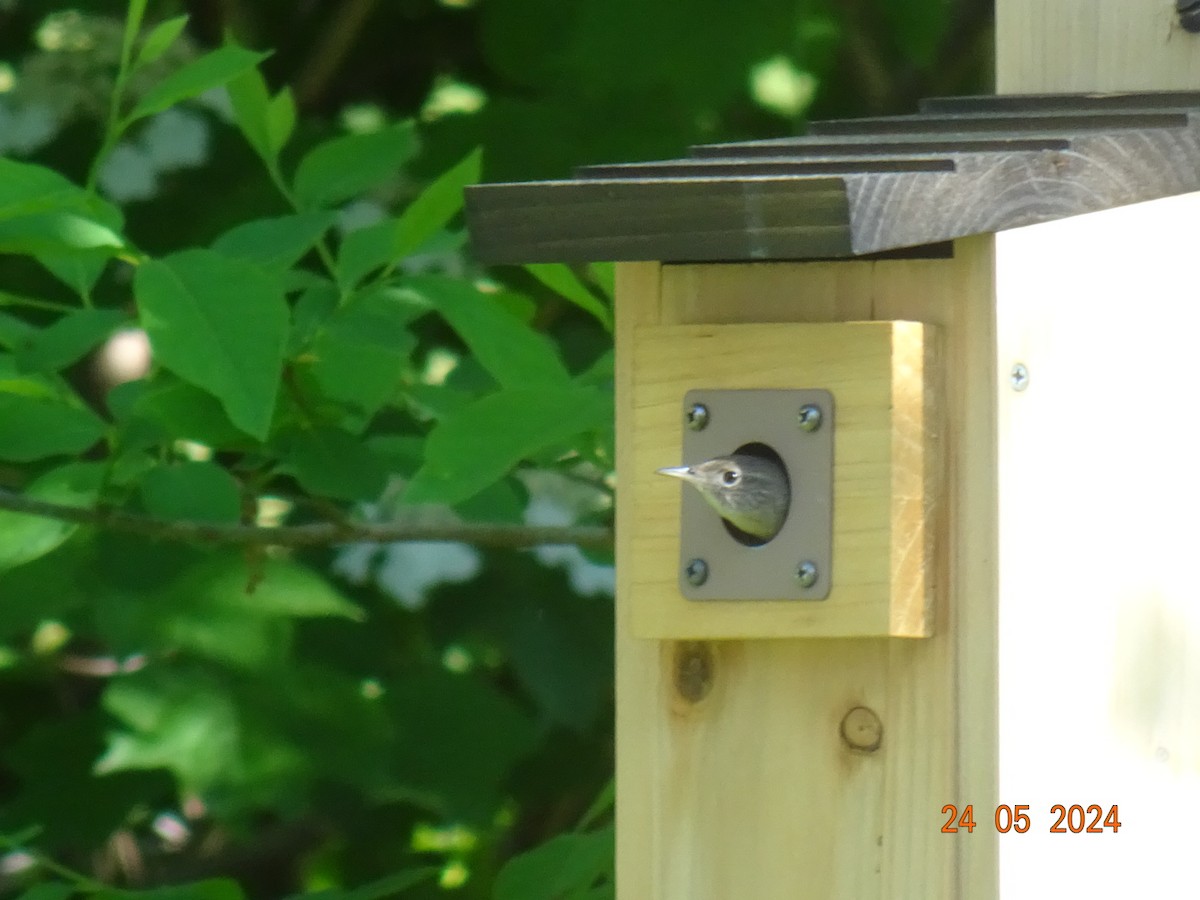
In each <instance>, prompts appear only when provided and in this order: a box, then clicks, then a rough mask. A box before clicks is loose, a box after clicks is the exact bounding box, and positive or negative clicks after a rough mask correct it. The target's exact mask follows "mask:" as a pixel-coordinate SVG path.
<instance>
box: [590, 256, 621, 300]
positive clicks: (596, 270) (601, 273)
mask: <svg viewBox="0 0 1200 900" xmlns="http://www.w3.org/2000/svg"><path fill="white" fill-rule="evenodd" d="M588 274H589V275H591V276H592V280H593V281H595V282H596V284H597V285H598V286H599V287H600V290H601V291H603V292H604V296H605V297H606V298H607V299H608V302H609V303H610V304H611V303H612V300H613V297H614V296H615V295H616V293H617V274H616V266H614V265H613V264H612V263H610V262H594V263H588Z"/></svg>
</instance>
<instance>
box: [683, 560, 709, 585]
mask: <svg viewBox="0 0 1200 900" xmlns="http://www.w3.org/2000/svg"><path fill="white" fill-rule="evenodd" d="M683 574H684V577H685V578H687V580H688V584H690V585H691V586H692V587H700V585H702V584H704V582H706V581H708V563H706V562H705V561H704V560H702V559H693V560H689V561H688V564H687V565H686V566H684V567H683Z"/></svg>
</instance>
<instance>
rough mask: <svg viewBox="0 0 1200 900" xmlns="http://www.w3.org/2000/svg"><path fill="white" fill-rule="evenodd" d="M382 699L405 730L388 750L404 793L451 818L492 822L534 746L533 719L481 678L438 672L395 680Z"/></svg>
mask: <svg viewBox="0 0 1200 900" xmlns="http://www.w3.org/2000/svg"><path fill="white" fill-rule="evenodd" d="M381 700H383V701H384V703H386V708H387V709H388V710H389V711H390V713H391V715H392V717H393V718H394V721H395V722H397V723H398V724H399V725H400V726H401V727H402V728H403V734H402V735H401V740H400V741H399V742H398V745H397V746H396V747H394V748H392V749H391V752H392V754H393V762H392V764H393V766H394V768H395V771H396V773H397V777H398V778H399V779H400V780H401V782H402V783H403V784H404V785H405V786H406V788H407V791H406V792H405V793H408V794H409V795H411V796H412V797H414V798H415V799H418V800H421V801H422V802H424V803H425V804H426V805H428V806H430V807H432V808H433V809H435V810H437V811H438V812H440V813H441V814H442V815H444V816H445V817H446V818H447V819H450V820H451V821H454V820H456V819H458V818H462V819H466V820H468V821H474V822H485V821H490V820H491V818H492V816H494V815H495V812H496V807H497V805H498V804H499V803H500V798H501V790H502V787H503V785H504V783H505V781H506V778H507V776H508V774H509V772H510V770H511V769H512V767H513V766H514V765H515V764H516V762H517V761H518V760H519V759H521V758H522V757H523V756H524V755H525V754H527V753H528V752H529V751H530V750H531V749H532V748H533V746H534V743H535V741H536V736H537V732H536V729H535V727H534V724H533V722H532V720H531V719H530V718H529V717H528V716H527V715H526V714H525V713H524V712H523V711H521V710H520V709H519V708H518V707H517V706H516V705H515V704H514V703H513V702H512V701H511V700H510V699H508V698H507V697H505V696H504V695H502V694H500V693H499V692H498V691H497V690H496V689H495V688H493V687H491V686H490V685H489V684H487V683H486V682H484V681H481V680H477V679H474V678H468V677H464V676H462V675H453V674H451V673H449V672H445V671H440V670H426V671H415V672H410V673H407V674H406V676H405V677H404V678H397V679H395V680H394V681H393V682H392V683H391V684H389V686H388V690H387V693H386V694H385V695H384V697H383V698H381Z"/></svg>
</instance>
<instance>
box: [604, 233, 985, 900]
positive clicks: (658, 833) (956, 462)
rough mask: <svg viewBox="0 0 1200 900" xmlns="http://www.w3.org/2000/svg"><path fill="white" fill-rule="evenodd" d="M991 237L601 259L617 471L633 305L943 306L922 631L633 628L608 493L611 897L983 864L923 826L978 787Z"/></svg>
mask: <svg viewBox="0 0 1200 900" xmlns="http://www.w3.org/2000/svg"><path fill="white" fill-rule="evenodd" d="M991 248H992V239H991V238H990V237H981V238H974V239H968V240H964V241H960V242H959V244H958V246H957V252H956V256H955V258H954V259H951V260H920V261H889V262H850V263H780V264H748V265H724V266H658V265H655V264H640V263H639V264H625V265H622V266H620V267H619V268H618V298H617V310H618V326H617V347H618V364H617V367H618V395H617V409H618V425H617V428H618V489H619V490H626V489H627V487H628V486H629V485H631V484H633V483H634V482H635V480H637V481H640V480H641V478H640V473H638V472H634V471H631V470H630V469H629V464H630V461H631V458H632V456H633V454H632V447H633V442H634V441H635V440H638V436H637V435H636V434H635V433H634V431H633V429H632V428H631V422H632V416H633V409H632V405H631V403H630V398H631V396H632V392H633V391H632V388H633V379H634V378H635V377H637V373H636V372H635V371H634V370H633V367H631V366H630V365H629V361H630V360H629V353H630V350H631V348H632V347H633V342H634V332H635V331H636V330H637V329H638V328H639V326H652V325H673V324H707V323H729V322H836V321H853V320H868V319H885V320H905V319H907V320H915V321H923V322H926V323H929V324H931V325H936V326H938V327H939V331H940V332H941V336H942V341H943V353H944V365H945V371H946V373H947V377H946V383H945V385H943V386H942V388H943V391H944V394H943V396H944V413H945V418H944V421H945V426H944V427H945V428H946V434H945V435H944V441H943V443H944V453H945V455H944V460H945V466H946V471H945V472H944V473H943V475H944V478H945V489H944V498H945V506H946V508H945V510H944V513H945V514H944V515H943V516H941V517H940V518H939V519H938V521H939V522H940V527H941V528H942V529H943V531H942V533H941V534H940V535H939V536H938V539H937V540H936V541H935V546H936V547H937V548H938V552H937V556H936V562H935V563H934V565H933V566H932V568H933V570H934V571H933V572H932V577H933V578H934V579H935V581H936V582H938V590H937V591H936V592H935V595H936V597H937V607H936V612H935V617H934V619H935V621H934V628H935V636H934V637H932V638H925V639H921V638H918V639H894V638H893V639H888V638H859V639H836V640H832V639H813V638H803V639H795V638H781V639H772V640H722V641H709V642H705V641H670V640H655V639H645V638H638V637H635V636H634V629H633V615H634V608H635V606H636V605H637V604H638V603H647V602H652V601H653V599H654V598H651V597H648V596H647V595H646V593H645V591H646V590H647V588H646V587H645V586H639V587H638V588H636V589H635V586H634V585H633V583H632V581H631V572H632V571H633V568H632V567H631V566H630V565H629V561H630V558H631V554H632V553H633V552H634V548H633V547H632V546H631V545H630V540H629V537H630V535H632V534H633V528H632V525H633V523H632V522H631V520H630V519H631V517H632V516H633V515H635V504H634V503H631V502H628V501H626V502H623V503H622V504H620V506H619V509H620V516H621V518H619V520H618V526H617V527H618V539H617V540H618V545H617V571H618V600H617V605H618V616H617V671H618V674H617V708H618V720H617V733H618V748H617V754H618V755H617V778H618V781H617V790H618V797H619V800H618V804H617V809H618V824H617V833H618V849H617V865H618V894H619V896H620V897H621V898H623V900H624V898H645V900H677V898H678V900H683V898H686V900H728V898H740V897H748V898H749V897H753V898H756V900H775V898H778V900H785V898H786V900H796V898H809V897H811V898H830V900H836V898H846V900H863V898H872V897H877V898H881V900H883V898H886V900H902V898H914V900H917V898H920V900H928V898H936V897H971V896H983V894H980V893H978V890H979V886H981V885H982V886H984V890H985V891H986V890H987V889H988V888H987V886H989V885H993V884H994V882H995V857H994V853H993V847H994V843H993V842H991V841H989V840H987V839H986V838H983V839H978V840H974V841H954V840H952V839H949V838H948V836H947V835H943V834H941V833H940V828H941V824H942V820H943V818H944V817H943V816H942V815H941V812H940V811H941V808H942V806H943V805H944V804H946V803H952V802H957V800H956V798H959V797H963V796H971V797H975V798H979V802H981V803H982V804H986V803H989V802H991V800H992V798H993V797H994V795H995V760H994V747H995V743H996V741H995V720H996V709H995V695H996V689H995V681H994V676H993V673H994V671H995V577H994V576H995V553H994V548H995V473H996V470H995V457H994V450H995V434H994V427H995V396H996V390H995V364H994V356H993V354H994V333H993V314H992V310H993V304H992V253H991ZM746 365H747V366H749V367H753V366H754V360H752V359H751V360H747V363H746ZM626 496H628V495H626ZM660 589H667V588H660ZM879 729H881V734H880V732H879ZM844 732H845V734H844ZM876 740H878V744H879V745H878V747H876V748H874V749H872V745H873V744H874V743H875V741H876Z"/></svg>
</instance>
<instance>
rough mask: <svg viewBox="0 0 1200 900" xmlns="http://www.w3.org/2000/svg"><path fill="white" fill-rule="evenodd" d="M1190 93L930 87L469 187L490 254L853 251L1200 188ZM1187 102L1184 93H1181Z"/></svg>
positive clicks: (1199, 141) (793, 256)
mask: <svg viewBox="0 0 1200 900" xmlns="http://www.w3.org/2000/svg"><path fill="white" fill-rule="evenodd" d="M1198 96H1200V95H1197V94H1196V93H1195V92H1178V91H1176V92H1168V93H1166V94H1163V95H1154V94H1145V95H1142V94H1117V95H1110V96H1097V95H1094V94H1088V95H1081V96H1076V97H1064V96H1058V97H1052V96H1048V95H1040V94H1039V95H1036V96H1034V97H1031V98H1029V99H1023V98H1021V97H1020V96H1005V97H997V98H963V99H958V100H947V99H940V100H938V99H935V100H933V101H930V106H929V109H930V111H928V112H925V113H922V114H920V115H911V116H892V117H887V118H873V119H848V120H839V121H831V122H814V123H812V131H813V134H812V136H809V137H805V138H799V139H785V140H777V141H760V142H753V143H744V144H732V145H728V146H727V147H724V148H721V147H714V146H705V147H698V148H694V151H693V155H692V156H691V157H690V158H688V159H682V160H667V161H662V162H653V163H633V164H627V165H610V166H593V167H588V168H585V169H582V170H580V173H579V177H578V178H575V179H571V180H567V181H552V182H542V183H535V184H494V185H479V186H476V187H472V188H469V189H468V191H467V211H468V218H469V222H470V226H471V233H472V238H473V242H474V247H475V251H476V253H477V254H479V255H480V256H481V257H482V258H484V259H485V260H489V261H494V262H542V261H582V260H595V259H600V260H618V261H620V260H645V259H652V260H659V261H664V262H705V261H726V262H728V261H741V260H805V259H826V258H848V257H854V256H862V255H867V254H874V253H880V252H884V251H890V250H896V249H899V248H908V247H920V246H925V245H929V244H935V243H938V242H944V241H950V240H954V239H957V238H961V237H965V236H969V235H974V234H983V233H988V232H995V231H1001V230H1005V229H1009V228H1017V227H1021V226H1023V225H1031V224H1035V223H1038V222H1046V221H1051V220H1054V219H1060V218H1066V217H1069V216H1074V215H1080V214H1083V213H1088V212H1094V211H1097V210H1101V209H1108V208H1112V207H1115V206H1123V205H1128V204H1131V203H1137V202H1141V201H1146V200H1153V199H1158V198H1160V197H1168V196H1174V195H1177V194H1183V193H1187V192H1189V191H1193V190H1200V127H1198V121H1200V120H1198V119H1197V115H1198V114H1200V109H1198V108H1197V107H1196V106H1195V105H1192V104H1195V103H1196V102H1197V97H1198ZM1181 104H1183V105H1181Z"/></svg>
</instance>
